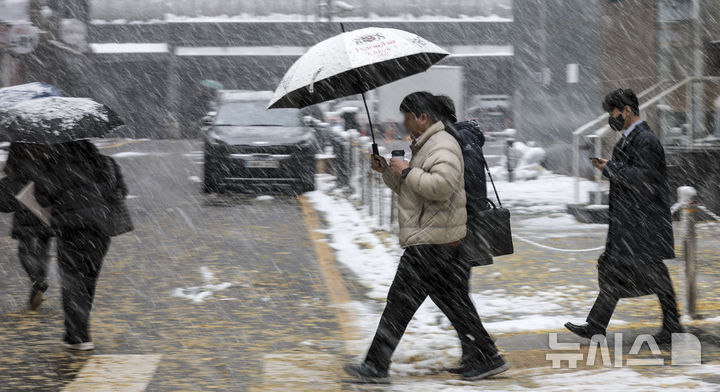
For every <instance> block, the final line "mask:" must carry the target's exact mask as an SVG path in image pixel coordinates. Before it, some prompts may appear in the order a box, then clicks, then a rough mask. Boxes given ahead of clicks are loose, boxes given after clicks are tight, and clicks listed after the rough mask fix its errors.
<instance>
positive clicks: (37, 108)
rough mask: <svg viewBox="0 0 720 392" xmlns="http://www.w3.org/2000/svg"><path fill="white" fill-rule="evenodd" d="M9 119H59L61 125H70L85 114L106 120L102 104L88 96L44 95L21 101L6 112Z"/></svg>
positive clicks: (35, 122)
mask: <svg viewBox="0 0 720 392" xmlns="http://www.w3.org/2000/svg"><path fill="white" fill-rule="evenodd" d="M7 113H8V118H9V121H14V120H21V121H24V122H30V123H33V124H42V123H46V122H49V121H53V120H58V119H59V120H60V121H61V122H60V126H61V127H71V126H72V125H74V124H75V123H76V122H77V121H79V120H81V119H82V118H84V117H86V116H93V117H96V118H97V119H99V120H100V121H108V117H107V112H106V110H105V107H104V105H102V104H100V103H98V102H95V101H93V100H92V99H90V98H68V97H44V98H36V99H30V100H27V101H23V102H21V103H19V104H17V105H15V106H13V107H12V109H10V110H9V111H8V112H7Z"/></svg>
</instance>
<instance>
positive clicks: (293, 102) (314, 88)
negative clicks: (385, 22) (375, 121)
mask: <svg viewBox="0 0 720 392" xmlns="http://www.w3.org/2000/svg"><path fill="white" fill-rule="evenodd" d="M449 54H450V53H448V52H447V51H445V50H444V49H442V48H441V47H439V46H437V45H435V44H433V43H432V42H429V41H427V40H426V39H424V38H422V37H420V36H418V35H415V34H412V33H409V32H407V31H403V30H398V29H389V28H379V27H368V28H364V29H359V30H354V31H348V32H344V33H342V34H340V35H337V36H334V37H332V38H328V39H326V40H324V41H322V42H320V43H318V44H316V45H315V46H313V47H312V48H310V49H309V50H308V51H307V53H305V54H304V55H302V57H300V58H299V59H298V60H297V61H296V62H295V64H293V65H292V67H290V69H289V70H288V71H287V73H285V76H284V77H283V79H282V81H281V82H280V84H279V85H278V87H277V89H276V90H275V94H274V96H273V98H272V100H271V101H270V103H269V104H268V109H274V108H303V107H305V106H309V105H312V104H316V103H320V102H324V101H328V100H331V99H336V98H341V97H346V96H349V95H354V94H363V93H364V92H366V91H369V90H372V89H374V88H376V87H379V86H382V85H384V84H387V83H390V82H394V81H396V80H398V79H402V78H405V77H408V76H411V75H414V74H416V73H419V72H423V71H425V70H427V69H428V68H430V66H432V65H433V64H435V63H437V62H438V61H440V60H442V59H443V58H445V57H446V56H448V55H449ZM363 100H365V96H364V94H363ZM365 109H366V111H367V104H365ZM369 118H370V113H369V111H368V119H369ZM370 131H371V134H372V136H373V150H374V152H375V153H377V147H376V146H375V144H374V140H375V135H374V133H373V132H372V122H370Z"/></svg>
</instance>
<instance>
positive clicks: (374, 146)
mask: <svg viewBox="0 0 720 392" xmlns="http://www.w3.org/2000/svg"><path fill="white" fill-rule="evenodd" d="M360 95H361V96H362V99H363V103H364V104H365V113H367V116H368V124H369V125H370V136H372V142H373V154H375V155H378V150H377V144H375V132H374V131H373V125H372V118H370V109H368V105H367V100H365V93H360Z"/></svg>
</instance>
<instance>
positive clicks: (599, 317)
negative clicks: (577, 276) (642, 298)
mask: <svg viewBox="0 0 720 392" xmlns="http://www.w3.org/2000/svg"><path fill="white" fill-rule="evenodd" d="M647 280H648V281H647V283H646V284H647V286H648V289H649V291H651V292H652V293H654V294H655V295H657V296H658V299H659V300H660V307H661V308H662V313H663V328H664V329H667V330H669V331H678V330H680V314H679V312H678V307H677V302H676V300H675V290H674V289H673V286H672V280H671V279H670V272H669V271H668V269H667V266H665V264H664V263H663V262H662V261H660V262H657V263H656V264H655V267H654V268H653V271H652V273H648V277H647ZM620 298H625V297H624V296H621V295H620V294H618V293H616V292H615V291H614V290H609V289H603V288H601V289H600V293H599V294H598V296H597V299H596V300H595V304H594V305H593V307H592V309H590V314H588V317H587V322H588V323H591V324H594V325H595V326H599V327H602V328H607V326H608V324H609V323H610V318H611V317H612V314H613V312H614V311H615V306H616V305H617V303H618V301H619V300H620Z"/></svg>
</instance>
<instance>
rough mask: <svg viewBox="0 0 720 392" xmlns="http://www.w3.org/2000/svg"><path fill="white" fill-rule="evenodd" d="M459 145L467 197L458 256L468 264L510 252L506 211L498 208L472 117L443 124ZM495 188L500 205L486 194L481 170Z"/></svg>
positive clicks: (482, 137)
mask: <svg viewBox="0 0 720 392" xmlns="http://www.w3.org/2000/svg"><path fill="white" fill-rule="evenodd" d="M447 130H448V132H449V133H450V134H451V135H453V137H455V140H457V142H458V144H459V145H460V147H461V148H462V153H463V161H464V164H465V172H464V176H465V195H466V197H467V206H466V208H467V215H468V220H467V228H468V230H467V236H466V237H465V239H464V240H463V245H462V247H461V251H460V257H461V259H462V260H463V261H466V262H468V263H470V265H472V266H480V265H489V264H492V263H493V259H492V256H502V255H507V254H512V253H513V251H514V249H513V244H512V234H511V230H510V211H508V210H507V209H505V208H502V203H501V202H500V197H499V196H498V194H497V189H495V183H494V182H492V176H491V175H490V170H489V168H488V165H487V161H485V156H484V155H483V151H482V148H483V146H484V145H485V135H483V133H482V131H481V130H480V127H479V125H478V123H477V122H476V121H474V120H472V121H463V122H459V123H455V124H453V125H451V126H448V127H447ZM486 172H487V175H488V176H489V178H490V181H491V183H492V184H493V189H494V190H495V197H496V198H497V200H498V204H499V205H500V208H496V207H495V204H494V203H493V202H492V201H491V200H490V199H488V197H487V182H486V177H485V173H486Z"/></svg>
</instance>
